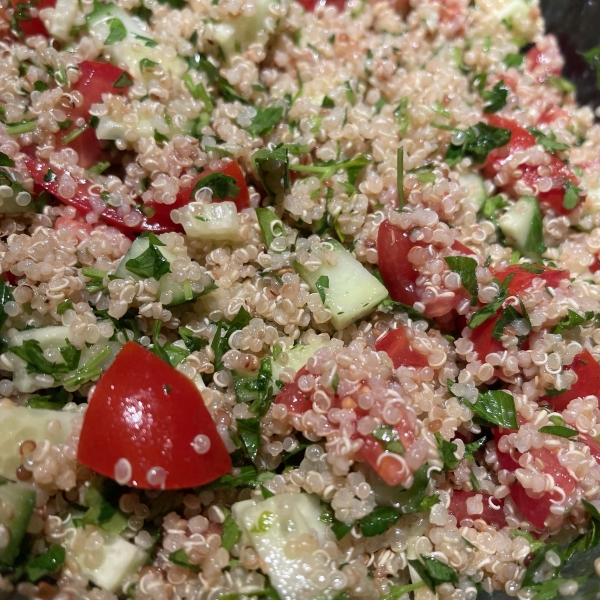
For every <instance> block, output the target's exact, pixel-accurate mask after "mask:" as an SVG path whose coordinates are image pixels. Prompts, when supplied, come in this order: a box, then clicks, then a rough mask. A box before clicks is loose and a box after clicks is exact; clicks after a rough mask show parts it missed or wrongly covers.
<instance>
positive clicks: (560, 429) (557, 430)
mask: <svg viewBox="0 0 600 600" xmlns="http://www.w3.org/2000/svg"><path fill="white" fill-rule="evenodd" d="M539 432H540V433H547V434H548V435H556V436H558V437H563V438H571V437H573V436H575V435H579V431H577V430H576V429H571V428H570V427H564V426H562V425H545V426H544V427H540V429H539Z"/></svg>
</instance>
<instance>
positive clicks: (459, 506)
mask: <svg viewBox="0 0 600 600" xmlns="http://www.w3.org/2000/svg"><path fill="white" fill-rule="evenodd" d="M477 495H481V496H483V512H482V513H481V514H480V515H470V514H469V513H468V512H467V500H469V499H470V498H473V497H474V496H477ZM492 498H493V500H492ZM490 500H492V502H493V504H490ZM496 506H497V507H498V508H495V507H496ZM448 512H449V513H450V514H451V515H453V516H455V517H456V523H457V525H458V526H459V527H460V524H461V522H462V520H463V519H472V520H475V519H483V520H484V521H485V522H486V523H487V524H488V525H496V527H504V526H505V525H506V519H505V517H504V500H502V499H498V498H494V497H493V496H492V495H491V494H485V493H483V492H460V491H453V492H452V496H451V498H450V506H449V507H448Z"/></svg>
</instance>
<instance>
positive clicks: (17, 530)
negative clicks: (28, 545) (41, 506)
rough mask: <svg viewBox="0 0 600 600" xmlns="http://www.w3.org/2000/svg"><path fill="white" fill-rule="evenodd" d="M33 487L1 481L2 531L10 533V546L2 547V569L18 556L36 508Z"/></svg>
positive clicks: (0, 525)
mask: <svg viewBox="0 0 600 600" xmlns="http://www.w3.org/2000/svg"><path fill="white" fill-rule="evenodd" d="M35 497H36V493H35V490H34V489H33V487H30V486H26V485H24V484H22V483H13V482H12V481H2V480H0V529H5V533H6V530H7V531H8V539H9V541H8V545H5V546H4V547H0V567H10V566H11V565H12V564H13V563H14V562H15V559H16V558H17V556H18V555H19V549H20V547H21V542H22V541H23V537H24V536H25V532H26V531H27V526H28V525H29V521H30V520H31V515H32V514H33V509H34V508H35Z"/></svg>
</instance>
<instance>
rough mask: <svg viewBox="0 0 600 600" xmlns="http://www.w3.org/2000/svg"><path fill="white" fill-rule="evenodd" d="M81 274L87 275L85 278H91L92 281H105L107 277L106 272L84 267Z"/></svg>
mask: <svg viewBox="0 0 600 600" xmlns="http://www.w3.org/2000/svg"><path fill="white" fill-rule="evenodd" d="M81 273H82V274H83V275H85V277H91V278H92V279H101V278H102V279H104V276H105V275H106V271H101V270H100V269H91V268H90V267H83V269H81Z"/></svg>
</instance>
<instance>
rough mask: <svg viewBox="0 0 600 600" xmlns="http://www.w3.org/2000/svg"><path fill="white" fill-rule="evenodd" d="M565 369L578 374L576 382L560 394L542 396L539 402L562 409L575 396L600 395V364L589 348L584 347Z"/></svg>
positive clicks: (555, 408)
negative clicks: (550, 396)
mask: <svg viewBox="0 0 600 600" xmlns="http://www.w3.org/2000/svg"><path fill="white" fill-rule="evenodd" d="M564 370H565V371H573V372H574V373H576V374H577V381H576V382H575V384H574V385H572V386H571V387H570V389H568V390H567V391H566V392H563V393H562V394H559V395H558V396H553V397H552V398H548V397H547V396H542V397H541V398H540V399H539V400H538V402H541V403H548V404H551V405H552V406H553V407H554V410H558V411H562V410H565V408H567V406H568V404H569V402H571V400H574V399H575V398H584V397H585V396H598V395H600V365H599V364H598V363H597V362H596V359H595V358H594V357H593V356H592V355H591V353H590V351H589V350H586V349H584V350H583V352H581V353H580V354H578V355H577V356H576V357H575V359H574V360H573V363H572V364H570V365H568V366H565V367H564Z"/></svg>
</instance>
